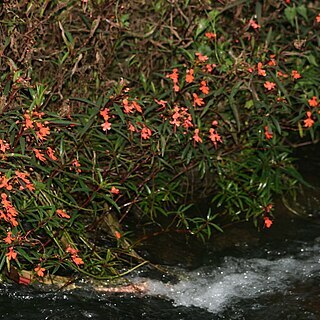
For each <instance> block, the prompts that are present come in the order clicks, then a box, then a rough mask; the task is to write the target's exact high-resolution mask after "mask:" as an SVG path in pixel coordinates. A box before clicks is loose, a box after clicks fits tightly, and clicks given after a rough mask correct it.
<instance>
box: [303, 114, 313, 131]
mask: <svg viewBox="0 0 320 320" xmlns="http://www.w3.org/2000/svg"><path fill="white" fill-rule="evenodd" d="M303 122H304V126H305V127H306V128H311V127H312V126H313V124H314V121H313V120H312V118H311V112H310V111H307V119H305V120H303Z"/></svg>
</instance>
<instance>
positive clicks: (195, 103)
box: [192, 93, 204, 107]
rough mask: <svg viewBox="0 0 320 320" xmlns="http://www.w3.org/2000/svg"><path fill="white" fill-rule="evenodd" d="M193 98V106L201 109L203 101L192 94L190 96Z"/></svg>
mask: <svg viewBox="0 0 320 320" xmlns="http://www.w3.org/2000/svg"><path fill="white" fill-rule="evenodd" d="M192 96H193V99H194V100H193V106H194V107H196V106H199V107H201V106H202V105H203V104H204V101H203V99H202V98H199V97H198V95H197V94H196V93H193V94H192Z"/></svg>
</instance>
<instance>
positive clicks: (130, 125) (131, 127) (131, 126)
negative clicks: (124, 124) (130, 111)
mask: <svg viewBox="0 0 320 320" xmlns="http://www.w3.org/2000/svg"><path fill="white" fill-rule="evenodd" d="M128 130H129V131H131V132H135V131H137V129H136V128H135V126H134V125H133V124H132V123H131V122H129V128H128Z"/></svg>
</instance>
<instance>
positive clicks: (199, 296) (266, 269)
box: [136, 244, 320, 313]
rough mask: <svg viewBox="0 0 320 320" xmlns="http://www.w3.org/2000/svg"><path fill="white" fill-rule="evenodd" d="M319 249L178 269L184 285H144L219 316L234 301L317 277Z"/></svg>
mask: <svg viewBox="0 0 320 320" xmlns="http://www.w3.org/2000/svg"><path fill="white" fill-rule="evenodd" d="M319 249H320V247H319V244H316V245H314V246H310V247H304V248H301V249H300V250H298V252H297V254H295V255H294V256H291V257H283V258H281V257H280V258H277V259H272V260H271V259H270V260H269V259H256V258H255V259H243V258H234V257H226V258H225V259H224V262H223V263H222V264H221V265H220V266H219V267H215V268H213V267H211V268H210V267H203V268H200V269H198V270H196V271H192V272H186V271H183V270H178V269H175V270H174V272H175V273H177V274H180V275H181V276H180V278H181V281H179V282H178V283H177V284H172V285H170V284H165V283H163V282H161V281H156V280H150V279H147V280H146V279H144V281H146V282H147V286H148V288H149V294H150V295H156V296H162V297H166V298H168V299H171V300H173V303H174V305H176V306H178V305H181V306H187V307H189V306H196V307H200V308H205V309H207V310H208V311H210V312H214V313H217V312H220V311H221V310H222V309H223V308H224V307H225V306H226V305H228V304H229V303H230V302H231V301H234V300H235V299H240V298H241V299H246V298H254V297H257V296H260V295H263V294H268V293H269V294H270V293H273V292H275V291H283V290H285V289H286V288H288V287H289V286H290V284H292V283H293V282H294V281H297V280H303V278H306V277H310V276H312V275H313V274H316V273H318V272H319V271H320V255H319V252H320V250H319ZM140 280H141V279H136V281H140Z"/></svg>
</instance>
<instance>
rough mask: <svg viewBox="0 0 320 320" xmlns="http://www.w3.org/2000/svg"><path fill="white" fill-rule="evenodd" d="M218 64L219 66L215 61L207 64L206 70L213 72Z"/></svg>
mask: <svg viewBox="0 0 320 320" xmlns="http://www.w3.org/2000/svg"><path fill="white" fill-rule="evenodd" d="M216 66H217V65H216V64H215V63H213V64H206V65H205V70H204V71H207V72H212V70H213V69H214V68H215V67H216Z"/></svg>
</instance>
